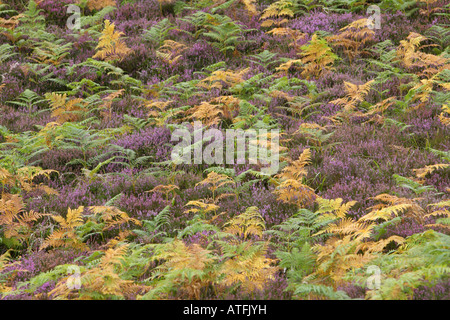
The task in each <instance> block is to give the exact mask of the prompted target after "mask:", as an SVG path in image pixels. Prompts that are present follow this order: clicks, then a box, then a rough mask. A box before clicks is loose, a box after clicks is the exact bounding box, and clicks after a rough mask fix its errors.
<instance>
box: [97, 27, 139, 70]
mask: <svg viewBox="0 0 450 320" xmlns="http://www.w3.org/2000/svg"><path fill="white" fill-rule="evenodd" d="M114 28H115V25H114V23H111V22H110V21H109V20H105V28H104V29H103V31H102V36H101V37H100V41H99V43H98V45H97V47H96V49H97V52H96V53H95V55H94V56H93V57H92V58H93V59H96V58H99V59H101V60H104V61H116V60H118V61H122V60H123V59H124V58H125V57H126V56H128V55H130V54H131V53H132V52H133V51H132V50H131V49H130V48H128V47H127V45H126V44H125V42H124V41H123V39H121V36H122V35H123V32H117V31H114Z"/></svg>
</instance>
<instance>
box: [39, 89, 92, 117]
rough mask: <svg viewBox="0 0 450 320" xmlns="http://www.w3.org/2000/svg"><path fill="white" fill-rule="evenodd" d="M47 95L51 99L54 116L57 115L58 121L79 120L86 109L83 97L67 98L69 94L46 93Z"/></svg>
mask: <svg viewBox="0 0 450 320" xmlns="http://www.w3.org/2000/svg"><path fill="white" fill-rule="evenodd" d="M45 97H46V99H47V100H49V104H50V107H51V109H52V114H51V115H52V117H55V118H56V119H57V120H56V121H57V122H58V123H60V124H61V123H64V122H67V121H78V120H79V119H80V118H81V117H82V114H83V112H85V111H86V108H85V104H83V103H82V102H83V99H82V98H75V99H71V100H67V94H66V93H64V94H63V95H61V94H58V93H54V92H52V93H46V94H45Z"/></svg>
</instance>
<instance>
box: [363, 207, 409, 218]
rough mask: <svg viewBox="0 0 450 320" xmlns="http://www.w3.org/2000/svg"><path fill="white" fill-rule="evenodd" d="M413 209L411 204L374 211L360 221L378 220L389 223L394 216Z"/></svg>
mask: <svg viewBox="0 0 450 320" xmlns="http://www.w3.org/2000/svg"><path fill="white" fill-rule="evenodd" d="M410 208H412V205H411V204H406V203H405V204H398V205H393V206H389V207H386V208H383V209H379V210H373V211H371V212H369V213H368V214H366V215H364V216H363V217H361V218H360V221H376V220H378V219H381V220H384V221H388V220H390V219H391V218H392V215H394V216H398V215H399V214H400V213H402V212H404V211H406V210H408V209H410Z"/></svg>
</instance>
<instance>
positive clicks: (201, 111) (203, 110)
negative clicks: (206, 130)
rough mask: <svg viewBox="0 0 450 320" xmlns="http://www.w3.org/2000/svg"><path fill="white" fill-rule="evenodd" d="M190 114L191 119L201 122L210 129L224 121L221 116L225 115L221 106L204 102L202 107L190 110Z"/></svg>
mask: <svg viewBox="0 0 450 320" xmlns="http://www.w3.org/2000/svg"><path fill="white" fill-rule="evenodd" d="M188 113H189V114H190V116H189V119H195V120H199V121H201V122H202V124H203V125H205V126H207V127H209V126H213V125H217V124H219V123H220V122H221V121H222V119H221V117H220V115H222V114H223V111H222V108H221V107H220V106H219V105H216V104H211V103H209V102H206V101H203V102H202V103H200V105H197V106H195V107H193V108H191V109H189V111H188Z"/></svg>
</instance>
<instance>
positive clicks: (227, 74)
mask: <svg viewBox="0 0 450 320" xmlns="http://www.w3.org/2000/svg"><path fill="white" fill-rule="evenodd" d="M249 71H250V68H245V69H243V70H240V71H233V70H226V71H224V70H216V71H214V72H213V73H211V75H210V76H209V77H206V78H205V79H202V80H201V81H200V82H199V83H197V86H199V87H202V88H205V89H207V90H211V89H212V88H217V89H222V88H223V86H224V85H226V86H229V87H230V88H233V87H234V86H235V85H237V84H239V83H241V82H243V81H244V76H245V75H246V74H247V73H248V72H249Z"/></svg>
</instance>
